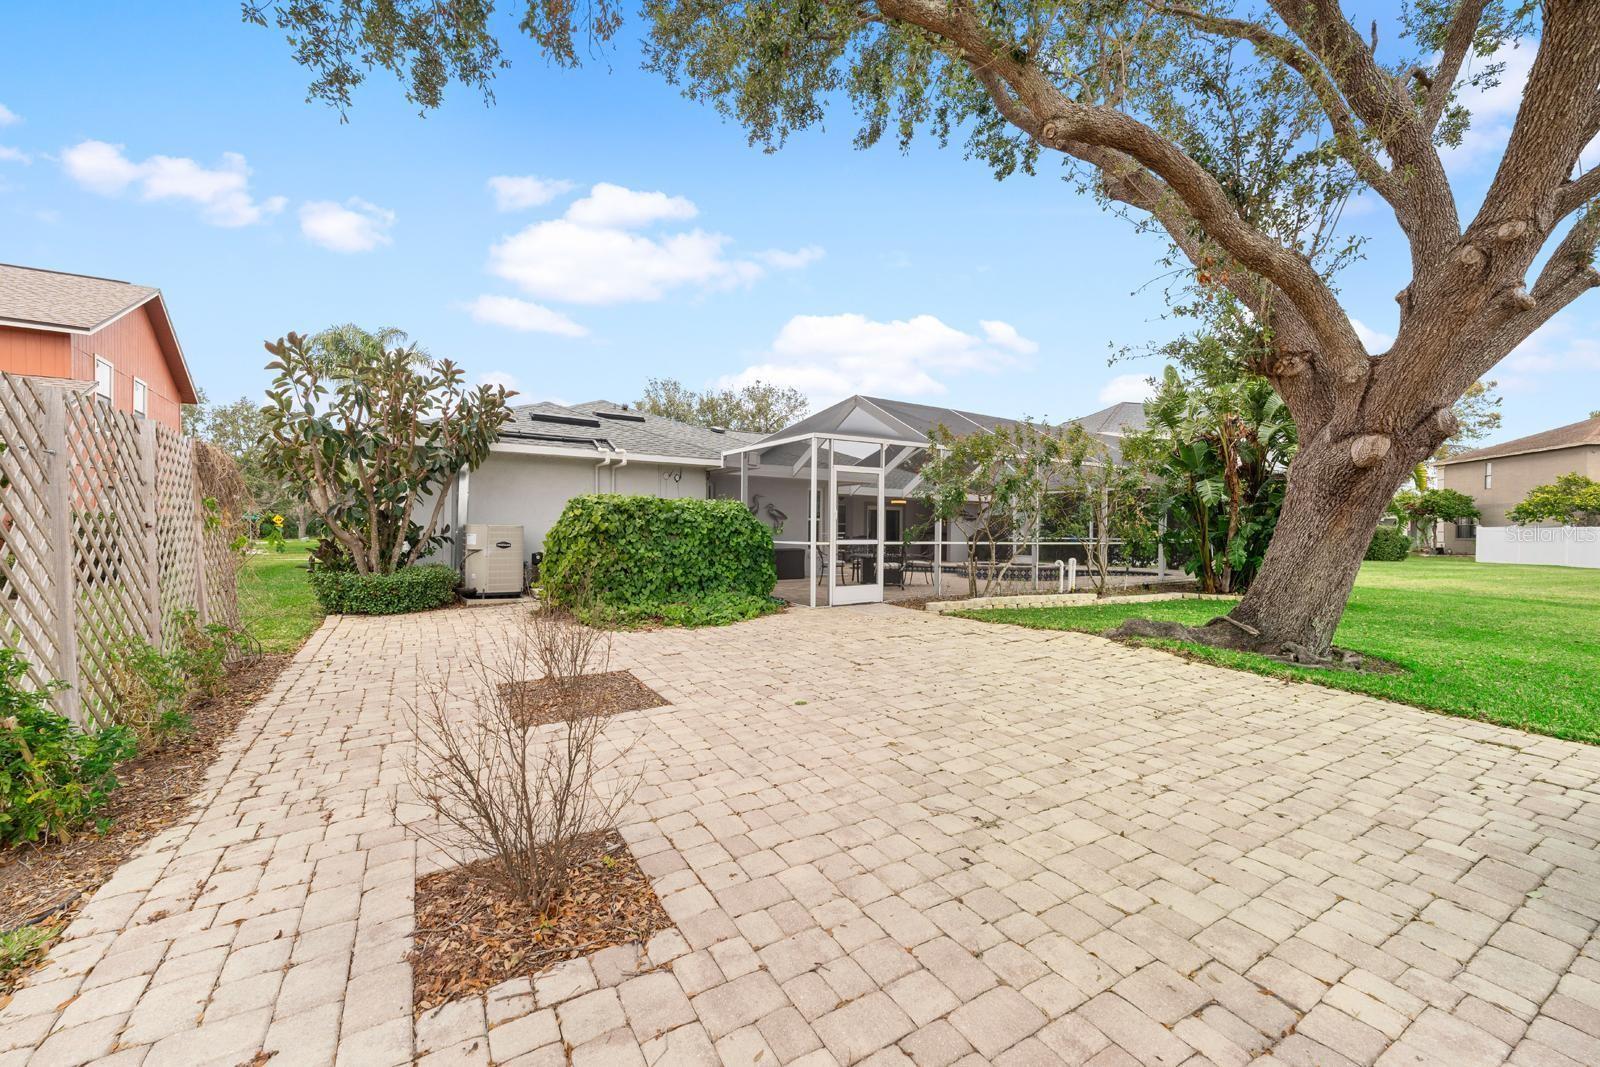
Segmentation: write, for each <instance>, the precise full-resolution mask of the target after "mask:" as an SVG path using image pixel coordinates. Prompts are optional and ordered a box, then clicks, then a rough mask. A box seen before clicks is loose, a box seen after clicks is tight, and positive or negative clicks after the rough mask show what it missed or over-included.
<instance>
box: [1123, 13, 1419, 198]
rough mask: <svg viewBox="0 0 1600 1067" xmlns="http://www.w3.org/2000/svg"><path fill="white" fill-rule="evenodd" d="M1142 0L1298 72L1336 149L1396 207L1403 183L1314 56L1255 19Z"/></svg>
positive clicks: (1202, 29) (1363, 179)
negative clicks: (1366, 138)
mask: <svg viewBox="0 0 1600 1067" xmlns="http://www.w3.org/2000/svg"><path fill="white" fill-rule="evenodd" d="M1145 2H1146V4H1148V5H1149V6H1150V7H1151V8H1153V9H1154V10H1156V11H1159V12H1161V13H1163V14H1167V15H1171V16H1173V17H1174V18H1179V19H1182V20H1184V21H1185V22H1188V23H1189V24H1190V25H1192V26H1194V27H1195V28H1196V29H1198V30H1201V31H1203V32H1207V33H1214V34H1217V35H1218V36H1222V37H1231V38H1234V39H1236V40H1241V41H1249V42H1250V43H1251V44H1252V45H1254V46H1255V48H1256V51H1257V52H1259V53H1261V54H1262V55H1264V56H1268V57H1270V58H1273V59H1276V60H1279V61H1280V62H1282V63H1283V64H1284V65H1285V66H1287V67H1289V69H1291V70H1293V71H1294V72H1295V73H1297V74H1299V75H1300V77H1301V78H1302V79H1304V81H1305V83H1306V85H1307V86H1309V87H1310V89H1311V91H1312V92H1313V93H1314V94H1315V95H1316V97H1317V102H1318V103H1319V104H1321V105H1322V110H1323V112H1324V113H1325V114H1326V115H1327V116H1328V121H1329V123H1331V124H1332V126H1333V133H1334V138H1335V143H1336V144H1337V145H1338V148H1339V154H1340V155H1341V156H1342V157H1344V159H1345V160H1346V161H1347V162H1349V164H1350V165H1351V166H1352V167H1354V168H1355V171H1356V174H1357V175H1359V176H1360V178H1361V180H1362V181H1364V182H1366V183H1367V184H1368V185H1370V186H1372V188H1373V189H1374V190H1375V191H1376V192H1377V193H1378V195H1379V196H1382V197H1383V198H1384V199H1385V200H1387V201H1389V202H1390V203H1391V204H1394V205H1395V206H1396V207H1397V208H1398V207H1399V204H1398V203H1397V198H1398V197H1399V196H1400V195H1401V193H1402V188H1401V186H1400V185H1399V183H1398V182H1396V181H1395V176H1394V175H1393V174H1392V173H1390V172H1389V171H1388V170H1387V169H1386V168H1385V167H1384V166H1383V165H1382V164H1381V163H1379V162H1378V160H1377V159H1376V158H1375V157H1374V156H1373V155H1372V153H1370V152H1368V151H1367V150H1366V147H1365V146H1364V145H1363V144H1362V136H1361V130H1360V128H1359V127H1358V126H1357V125H1356V120H1355V117H1354V116H1353V115H1351V113H1350V107H1349V105H1348V104H1347V103H1346V101H1345V99H1344V96H1343V94H1341V93H1340V91H1339V87H1338V86H1337V85H1335V84H1334V83H1333V80H1332V79H1330V78H1329V77H1328V72H1327V71H1326V70H1324V69H1323V67H1322V65H1321V64H1320V63H1318V62H1317V59H1316V57H1315V56H1313V55H1312V54H1311V53H1310V52H1307V51H1306V50H1305V49H1304V48H1302V47H1301V46H1300V45H1299V44H1297V43H1295V42H1294V41H1292V40H1290V39H1289V38H1287V37H1285V36H1283V35H1282V34H1279V33H1274V32H1272V30H1270V29H1268V28H1267V27H1266V26H1263V25H1262V24H1261V23H1259V22H1251V21H1249V20H1247V19H1232V18H1223V17H1222V16H1219V15H1210V14H1207V13H1205V12H1202V11H1195V10H1193V9H1192V8H1187V7H1175V6H1172V5H1170V4H1162V3H1156V2H1155V0H1145ZM1404 224H1405V220H1403V219H1402V220H1401V225H1402V226H1403V225H1404Z"/></svg>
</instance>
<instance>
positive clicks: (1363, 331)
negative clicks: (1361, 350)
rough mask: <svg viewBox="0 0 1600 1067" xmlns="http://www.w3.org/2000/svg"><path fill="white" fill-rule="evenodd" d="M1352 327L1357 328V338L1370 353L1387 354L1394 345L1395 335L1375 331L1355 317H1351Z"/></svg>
mask: <svg viewBox="0 0 1600 1067" xmlns="http://www.w3.org/2000/svg"><path fill="white" fill-rule="evenodd" d="M1350 325H1351V326H1352V327H1354V328H1355V331H1356V336H1357V337H1358V338H1360V339H1361V343H1362V344H1363V345H1365V346H1366V349H1367V351H1368V352H1369V353H1378V352H1387V351H1389V349H1390V348H1391V347H1392V346H1393V345H1394V335H1393V334H1388V333H1384V332H1383V331H1382V330H1374V329H1373V328H1372V327H1371V326H1368V325H1367V324H1366V323H1364V322H1362V321H1361V320H1360V319H1358V318H1356V317H1355V316H1353V315H1352V316H1351V317H1350Z"/></svg>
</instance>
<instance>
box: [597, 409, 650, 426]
mask: <svg viewBox="0 0 1600 1067" xmlns="http://www.w3.org/2000/svg"><path fill="white" fill-rule="evenodd" d="M595 414H596V415H597V416H599V417H600V418H602V419H615V420H617V421H618V422H643V421H644V416H643V415H635V414H634V413H633V412H631V411H597V412H595ZM597 425H598V424H597Z"/></svg>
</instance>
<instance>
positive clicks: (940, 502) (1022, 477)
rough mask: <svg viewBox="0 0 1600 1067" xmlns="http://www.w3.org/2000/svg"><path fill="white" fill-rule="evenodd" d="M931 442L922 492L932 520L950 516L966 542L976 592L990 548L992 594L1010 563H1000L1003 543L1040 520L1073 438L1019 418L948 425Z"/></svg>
mask: <svg viewBox="0 0 1600 1067" xmlns="http://www.w3.org/2000/svg"><path fill="white" fill-rule="evenodd" d="M928 443H929V453H928V458H927V460H926V461H925V462H924V463H923V465H922V469H921V470H920V471H919V473H920V474H921V476H922V481H921V483H920V485H919V488H918V493H917V495H918V498H919V499H920V500H921V501H922V503H923V504H924V505H926V506H927V508H928V512H929V515H928V520H927V521H928V522H930V523H931V522H933V521H935V520H938V521H941V522H943V523H944V525H945V536H946V537H948V536H949V535H950V532H951V528H952V527H954V528H955V530H956V531H957V532H958V533H959V535H960V536H961V537H962V539H963V540H964V541H965V542H966V553H967V594H968V595H969V596H977V595H978V562H979V558H980V556H979V553H980V550H981V549H984V548H987V558H988V561H989V567H988V569H987V571H986V572H985V577H984V583H983V592H984V593H985V594H986V595H987V594H988V593H989V592H990V591H991V590H993V589H994V587H995V585H996V584H997V583H999V582H1000V581H1002V580H1003V579H1004V577H1005V572H1006V570H1007V567H1008V566H1009V564H1008V565H1007V566H1005V567H1003V566H1000V565H999V547H1000V544H1001V543H1002V542H1005V541H1009V540H1011V539H1012V537H1013V535H1014V534H1018V533H1020V532H1021V531H1031V530H1032V528H1033V526H1034V524H1035V523H1037V522H1038V521H1039V520H1040V517H1041V515H1042V513H1043V511H1044V507H1045V494H1046V492H1047V490H1048V489H1049V488H1050V483H1051V477H1052V475H1055V474H1057V473H1058V472H1059V468H1060V467H1061V464H1062V463H1063V461H1064V460H1065V459H1066V456H1067V440H1066V438H1065V437H1064V436H1063V435H1062V434H1061V433H1059V432H1058V431H1056V430H1054V429H1052V428H1050V427H1048V426H1039V425H1037V424H1035V423H1032V422H1018V423H1013V424H1011V425H1009V426H997V427H995V428H994V429H992V430H978V431H976V432H974V433H967V434H958V433H954V432H952V431H951V430H950V429H949V428H948V427H946V426H944V425H943V424H941V425H938V426H935V427H934V428H933V432H932V433H930V434H929V435H928ZM1030 536H1031V534H1030Z"/></svg>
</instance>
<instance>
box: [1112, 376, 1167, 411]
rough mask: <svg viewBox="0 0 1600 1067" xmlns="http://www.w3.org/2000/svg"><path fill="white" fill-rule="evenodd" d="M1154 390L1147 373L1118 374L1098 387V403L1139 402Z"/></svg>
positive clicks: (1146, 398) (1148, 397) (1148, 396)
mask: <svg viewBox="0 0 1600 1067" xmlns="http://www.w3.org/2000/svg"><path fill="white" fill-rule="evenodd" d="M1154 392H1155V390H1154V389H1153V388H1152V387H1151V385H1150V376H1149V375H1148V374H1119V375H1117V376H1116V377H1115V378H1112V379H1111V380H1110V381H1109V382H1106V384H1104V385H1102V386H1101V387H1100V403H1102V404H1107V405H1109V404H1141V403H1143V402H1144V401H1146V400H1149V399H1150V396H1151V394H1152V393H1154Z"/></svg>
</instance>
